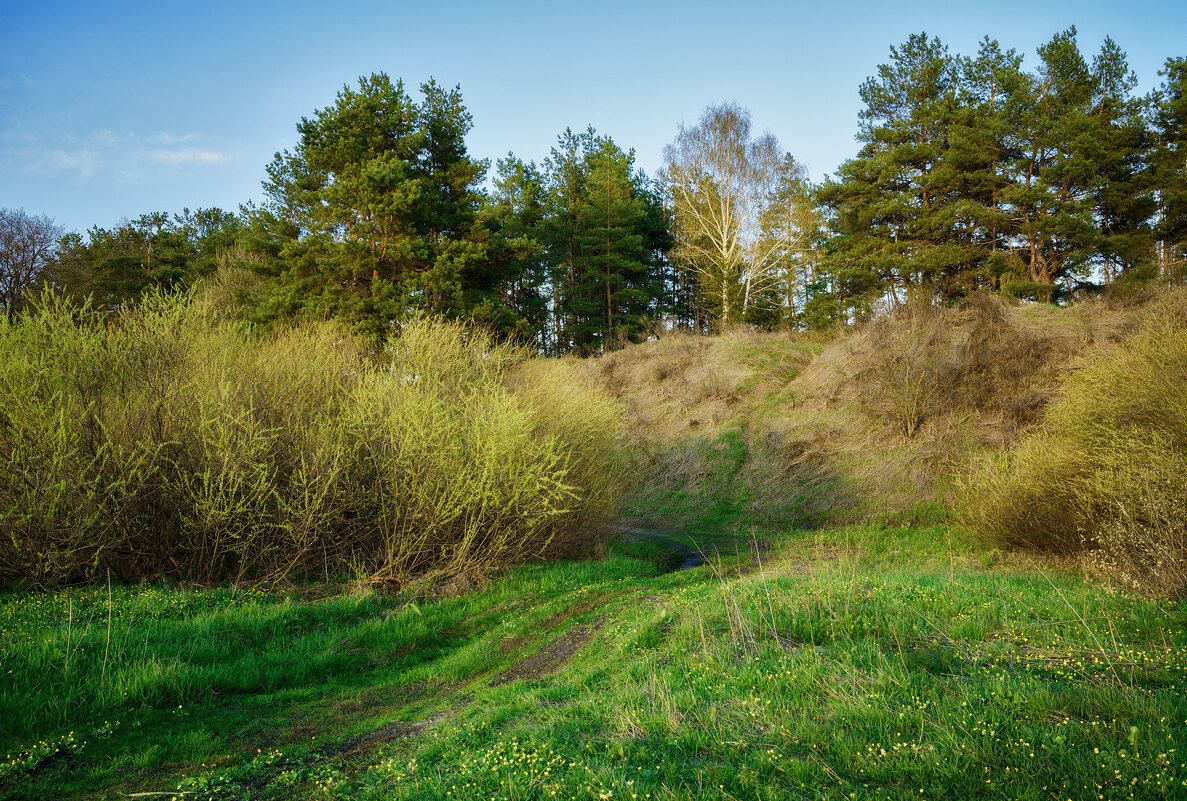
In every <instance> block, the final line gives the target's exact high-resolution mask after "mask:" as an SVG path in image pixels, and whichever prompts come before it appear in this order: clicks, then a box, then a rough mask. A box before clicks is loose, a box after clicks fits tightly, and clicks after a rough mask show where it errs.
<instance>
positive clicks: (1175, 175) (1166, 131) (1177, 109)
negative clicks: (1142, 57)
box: [1153, 58, 1187, 280]
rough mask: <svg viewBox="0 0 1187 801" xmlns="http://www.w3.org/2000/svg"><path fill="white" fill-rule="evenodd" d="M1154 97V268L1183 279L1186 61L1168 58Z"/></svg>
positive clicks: (1186, 246) (1186, 268) (1186, 261)
mask: <svg viewBox="0 0 1187 801" xmlns="http://www.w3.org/2000/svg"><path fill="white" fill-rule="evenodd" d="M1159 74H1160V75H1162V76H1163V83H1162V86H1161V87H1160V88H1159V90H1158V92H1157V93H1156V94H1155V95H1154V98H1153V100H1154V114H1153V128H1154V135H1155V137H1156V139H1155V149H1154V153H1153V173H1154V177H1153V184H1154V187H1155V188H1156V190H1157V204H1158V210H1157V236H1158V256H1157V259H1158V265H1159V269H1160V272H1161V274H1162V276H1163V277H1164V278H1168V279H1171V278H1173V279H1178V280H1182V279H1183V278H1184V277H1187V59H1184V58H1169V59H1167V61H1166V66H1165V68H1164V69H1163V71H1162V72H1160V73H1159Z"/></svg>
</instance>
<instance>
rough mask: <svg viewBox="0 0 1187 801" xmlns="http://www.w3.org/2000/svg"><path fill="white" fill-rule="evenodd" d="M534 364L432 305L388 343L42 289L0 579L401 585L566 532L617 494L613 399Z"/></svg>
mask: <svg viewBox="0 0 1187 801" xmlns="http://www.w3.org/2000/svg"><path fill="white" fill-rule="evenodd" d="M529 361H531V360H530V359H529V358H528V355H527V354H526V353H524V352H523V351H520V350H517V349H515V348H513V347H509V346H506V345H501V344H497V343H495V342H493V341H492V340H490V339H489V338H487V337H486V336H484V335H482V334H479V333H475V332H472V331H467V330H466V329H464V328H462V327H460V326H458V325H454V324H450V323H445V322H439V321H433V320H430V319H425V318H422V319H415V320H412V321H410V322H409V323H407V324H406V325H405V326H404V327H403V329H402V332H401V334H400V336H399V337H398V338H396V339H394V340H393V341H392V343H391V344H390V345H389V346H388V347H387V348H386V349H385V350H384V351H383V352H382V353H378V354H376V353H373V352H370V351H369V349H368V348H367V346H366V344H365V343H363V342H360V341H357V340H356V339H354V338H353V337H351V336H350V335H348V334H344V333H343V332H342V331H341V330H340V329H339V328H338V327H336V326H334V325H332V324H328V323H327V324H321V325H317V324H312V325H303V326H300V327H293V328H288V329H284V330H279V331H274V332H271V333H268V334H264V335H258V336H257V335H253V334H251V333H250V332H249V331H248V330H247V329H246V328H245V327H244V326H243V325H242V324H240V323H237V322H235V321H233V320H228V319H226V318H225V317H224V316H223V315H222V314H220V313H219V310H218V308H217V307H216V306H215V305H214V304H213V303H212V302H210V301H209V300H207V299H203V298H201V297H196V296H191V297H182V298H177V297H164V296H159V297H152V298H148V299H146V300H145V301H144V302H142V303H140V304H139V305H137V306H136V307H134V308H131V309H127V310H124V311H123V312H121V313H119V314H118V315H114V316H112V315H109V314H105V313H101V312H99V311H96V310H94V309H91V308H88V307H86V306H83V307H79V306H76V305H73V304H71V303H70V302H69V301H67V300H64V299H62V298H56V297H52V296H49V297H46V298H45V299H43V301H42V302H41V303H40V304H39V305H37V306H36V307H35V308H33V309H32V310H30V311H29V312H28V313H26V314H25V315H23V316H21V317H18V318H15V319H13V320H10V321H7V322H3V323H0V578H2V579H6V580H12V579H17V578H24V579H30V580H32V581H33V582H35V583H37V584H50V583H58V582H67V581H78V580H87V579H95V578H100V577H103V576H105V575H106V574H107V571H108V570H110V572H111V574H112V575H113V576H115V577H117V578H121V579H125V580H129V579H137V578H144V577H153V576H169V577H174V578H178V579H184V580H191V581H201V582H210V581H217V580H225V579H245V578H253V579H265V580H279V579H282V578H288V577H296V576H301V575H309V574H313V573H323V572H327V571H331V570H338V569H342V568H344V567H351V568H353V569H356V570H358V569H365V570H366V571H367V572H368V573H369V574H370V575H372V576H373V577H375V578H377V579H382V580H388V581H396V582H402V581H405V580H407V579H408V578H409V577H410V576H412V575H414V574H423V573H426V572H444V573H457V572H466V571H474V570H478V571H482V570H487V569H490V568H493V567H495V566H499V565H502V564H506V563H510V562H514V561H517V560H522V559H526V558H530V557H533V556H536V555H539V554H541V553H543V552H544V551H545V550H546V549H548V548H552V549H554V550H555V549H557V548H563V547H565V546H567V545H571V544H572V543H574V542H575V541H576V540H577V539H579V538H580V537H582V536H584V535H586V534H587V533H588V531H589V528H590V526H591V525H595V524H596V523H597V522H598V520H599V519H601V518H603V517H604V516H606V515H608V514H609V513H610V512H611V510H612V508H613V506H614V503H615V500H616V497H617V485H616V481H615V476H617V475H619V474H620V471H619V470H618V469H617V468H616V463H617V459H618V454H617V451H616V450H615V446H614V442H615V440H616V435H617V433H618V431H617V426H618V419H619V416H618V412H617V409H616V407H615V406H614V405H613V403H612V402H611V401H610V400H609V398H608V397H607V396H606V395H604V394H603V393H599V392H597V391H595V390H594V389H593V388H591V387H589V386H586V385H584V384H582V383H580V382H578V381H576V380H567V377H568V378H572V376H571V375H569V373H571V371H567V369H566V367H565V366H564V365H556V366H554V367H552V368H551V369H548V370H540V371H531V370H526V369H525V367H524V365H525V363H527V362H529ZM512 374H514V378H512Z"/></svg>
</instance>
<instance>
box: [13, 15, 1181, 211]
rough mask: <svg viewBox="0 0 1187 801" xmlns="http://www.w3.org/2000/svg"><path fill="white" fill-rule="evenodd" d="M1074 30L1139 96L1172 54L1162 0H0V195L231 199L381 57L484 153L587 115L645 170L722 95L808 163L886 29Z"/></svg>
mask: <svg viewBox="0 0 1187 801" xmlns="http://www.w3.org/2000/svg"><path fill="white" fill-rule="evenodd" d="M1073 24H1074V25H1075V26H1076V27H1077V30H1078V31H1079V41H1080V46H1081V49H1082V50H1083V51H1084V52H1085V54H1086V55H1088V56H1091V54H1092V53H1094V52H1095V51H1096V50H1097V49H1098V48H1099V47H1100V43H1101V41H1102V40H1103V39H1104V37H1105V36H1112V37H1113V39H1114V40H1115V41H1116V42H1117V43H1118V44H1119V45H1120V46H1121V48H1122V49H1123V50H1125V51H1126V53H1128V55H1129V60H1130V66H1131V67H1132V68H1133V69H1134V71H1135V72H1136V73H1137V75H1138V78H1139V80H1140V81H1141V83H1140V86H1139V90H1140V91H1142V92H1145V91H1148V90H1149V89H1151V88H1153V87H1154V86H1155V85H1156V84H1157V83H1158V82H1159V78H1158V77H1157V73H1158V70H1159V69H1160V68H1161V66H1162V64H1163V62H1164V61H1165V60H1166V58H1167V57H1168V56H1187V3H1184V2H1174V1H1172V0H1133V1H1132V2H1129V3H1120V2H1102V1H1101V0H1080V1H1079V2H1068V1H1066V0H1052V1H1050V2H1035V0H1028V1H1027V2H1017V1H1016V0H1004V1H1003V2H993V3H968V2H957V1H956V0H944V1H943V2H934V1H933V0H927V1H926V2H906V3H890V2H860V3H845V2H828V0H815V2H773V1H768V2H758V1H757V0H755V1H748V0H735V2H728V1H727V0H719V1H718V2H700V1H699V0H689V2H682V3H659V2H649V1H648V0H625V1H624V0H603V1H602V2H596V3H587V4H581V3H574V2H566V1H565V0H556V1H555V2H513V1H512V0H504V1H503V2H498V1H497V0H486V1H485V2H470V1H469V0H438V2H428V1H426V2H417V3H411V2H404V1H403V0H397V1H395V2H384V3H380V2H374V3H361V2H338V3H330V2H320V3H316V4H315V3H307V2H301V1H300V0H288V1H287V2H252V1H251V0H238V1H237V2H225V1H224V0H206V2H201V3H179V2H175V1H174V0H155V2H151V3H147V2H146V3H131V2H118V0H117V1H116V2H102V3H101V2H90V1H88V2H75V3H64V2H52V0H51V1H49V2H40V3H17V2H14V0H0V206H2V207H23V208H24V209H25V210H26V211H27V212H29V213H33V214H42V213H44V214H48V215H50V216H52V217H54V218H55V219H56V220H57V221H58V222H59V223H61V224H62V225H64V226H65V227H66V228H67V229H69V230H78V231H84V230H86V229H87V228H89V227H90V226H92V225H96V224H97V225H102V226H104V227H108V226H112V225H115V224H116V223H118V222H119V221H120V220H121V219H123V218H133V217H136V216H138V215H140V214H142V213H145V212H149V211H170V212H172V211H180V210H181V209H182V208H183V207H186V206H188V207H190V208H196V207H204V206H219V207H222V208H225V209H230V210H234V209H236V208H237V207H238V205H239V204H240V203H242V202H244V201H247V200H251V199H259V197H260V195H261V190H260V182H261V180H262V179H263V177H264V166H265V165H266V164H267V163H268V162H269V161H270V160H271V157H272V154H273V153H275V152H276V151H278V150H282V149H285V148H292V147H293V146H294V145H295V143H296V123H297V121H298V120H299V119H300V118H301V117H302V116H309V115H311V114H312V113H313V112H314V111H315V110H316V109H318V108H321V107H323V106H326V105H328V104H330V103H331V102H333V99H334V96H335V94H336V93H337V91H338V90H339V89H340V88H341V87H342V85H343V84H345V83H352V84H353V83H354V81H355V80H356V79H357V77H358V76H359V75H364V74H370V73H372V72H379V71H384V72H387V73H388V74H389V75H391V76H392V77H393V78H403V79H404V81H405V83H406V84H407V85H409V87H410V88H412V89H415V87H416V86H418V85H419V84H420V83H421V82H422V81H424V80H425V79H427V78H428V77H430V76H432V77H435V78H436V79H437V80H438V81H439V82H441V83H444V84H447V85H453V84H460V86H461V88H462V95H463V98H464V100H465V103H466V106H467V108H468V109H469V110H470V112H471V113H472V114H473V116H474V122H475V125H474V130H473V132H472V133H471V135H470V139H469V143H470V149H471V152H472V153H474V154H475V155H477V156H480V157H485V158H491V159H494V158H496V157H499V156H502V155H505V154H506V153H507V152H508V151H514V152H515V153H516V155H519V156H521V157H523V158H525V159H535V160H537V161H539V160H542V159H543V158H544V157H545V156H546V155H547V154H548V150H549V148H550V147H551V146H552V144H553V143H554V142H555V141H556V136H557V134H558V133H559V132H560V131H562V130H563V129H564V128H565V127H572V128H574V129H583V128H584V127H585V126H586V125H590V124H592V125H594V126H595V127H596V128H597V129H598V130H599V131H600V132H602V133H604V134H609V135H610V136H612V137H613V138H614V140H615V141H616V142H617V143H618V144H619V145H620V146H622V147H624V148H634V149H635V151H636V154H637V158H638V163H639V165H640V166H642V167H643V168H644V169H646V170H647V171H648V172H654V170H655V169H656V168H658V166H659V165H660V161H661V158H662V149H663V146H664V145H665V144H666V143H668V142H670V141H671V140H672V138H673V136H674V135H675V133H676V128H677V125H678V124H679V123H680V122H681V121H687V122H690V123H691V122H694V121H695V120H696V118H697V117H698V116H699V115H700V112H701V110H702V109H703V108H704V107H705V106H706V105H707V104H709V103H714V102H719V101H722V100H736V101H737V102H739V103H741V104H742V105H743V106H746V107H748V108H749V109H750V110H751V112H752V114H753V119H754V124H755V127H756V128H757V129H758V130H764V129H765V130H769V131H771V132H772V133H774V134H775V135H776V136H777V137H779V140H780V142H781V143H782V144H783V146H784V148H785V149H787V150H788V151H790V152H791V153H793V154H794V155H795V156H796V157H797V158H798V159H800V160H801V161H803V162H805V163H807V164H808V166H809V168H810V170H811V174H812V177H813V178H814V179H819V178H820V177H822V176H823V174H825V173H828V172H831V171H833V170H835V169H836V167H837V165H838V164H840V163H841V162H842V161H844V160H845V159H846V158H849V157H851V156H853V155H854V154H855V152H856V146H855V144H854V141H853V136H854V133H855V131H856V128H857V112H858V110H859V108H860V102H859V100H858V97H857V88H858V85H859V84H860V83H861V82H862V80H864V79H865V78H866V77H867V76H869V75H871V74H873V73H874V71H875V69H876V67H877V65H878V64H880V63H883V62H885V61H886V60H887V55H888V51H889V48H890V46H891V45H892V44H898V43H901V42H902V41H904V40H905V39H906V38H907V36H908V35H909V34H911V33H913V32H919V31H926V32H927V33H928V34H930V35H936V36H939V37H940V38H941V39H942V40H943V41H944V42H945V43H946V44H948V45H949V47H950V48H951V50H952V51H953V52H958V53H962V54H972V53H974V52H975V50H976V45H977V42H978V40H979V39H980V38H981V37H982V36H985V35H989V36H992V37H994V38H996V39H998V40H999V41H1000V42H1001V44H1002V45H1003V46H1004V47H1013V48H1016V49H1018V50H1019V51H1022V52H1025V53H1026V54H1027V56H1028V58H1027V60H1026V62H1024V64H1026V65H1029V66H1033V65H1034V63H1035V58H1034V48H1035V46H1036V45H1038V44H1041V43H1042V42H1044V41H1046V40H1047V39H1049V38H1050V37H1051V35H1052V34H1054V33H1056V32H1057V31H1059V30H1062V29H1064V28H1066V27H1067V26H1069V25H1073ZM414 96H416V95H415V94H414Z"/></svg>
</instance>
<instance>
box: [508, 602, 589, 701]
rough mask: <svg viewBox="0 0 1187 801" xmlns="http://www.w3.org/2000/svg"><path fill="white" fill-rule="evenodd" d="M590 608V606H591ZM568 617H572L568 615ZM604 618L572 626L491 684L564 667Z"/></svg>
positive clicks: (524, 677) (533, 677)
mask: <svg viewBox="0 0 1187 801" xmlns="http://www.w3.org/2000/svg"><path fill="white" fill-rule="evenodd" d="M591 608H592V607H591ZM569 617H573V615H570V616H569ZM603 621H604V618H600V617H599V618H598V619H596V620H593V621H591V622H589V623H582V624H581V625H579V626H574V627H573V628H571V629H569V630H568V631H567V632H565V633H564V634H562V635H561V636H560V637H557V638H556V639H555V640H553V641H551V642H549V643H547V644H545V645H544V646H543V647H542V648H541V649H540V650H539V651H536V652H535V653H533V654H532V655H530V656H528V657H526V658H524V659H521V660H520V661H519V662H517V663H515V664H514V665H512V666H511V667H509V668H507V669H506V670H505V671H503V672H502V673H500V674H499V675H498V676H496V677H495V679H494V681H492V682H491V684H492V685H497V684H507V683H509V682H512V681H519V680H520V679H537V678H540V677H541V676H547V675H549V674H551V673H555V672H556V671H557V670H560V669H561V668H562V667H564V666H565V665H566V664H567V663H568V662H569V660H570V659H572V658H573V656H574V655H575V654H576V653H577V652H578V651H580V650H581V649H582V648H583V647H584V646H585V644H586V643H587V642H589V641H590V639H591V638H592V637H593V634H594V632H595V631H597V630H598V629H599V628H601V625H602V622H603Z"/></svg>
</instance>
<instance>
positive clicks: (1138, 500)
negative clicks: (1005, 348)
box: [964, 295, 1187, 595]
mask: <svg viewBox="0 0 1187 801" xmlns="http://www.w3.org/2000/svg"><path fill="white" fill-rule="evenodd" d="M1175 300H1176V298H1170V299H1169V300H1168V302H1166V303H1164V304H1163V306H1162V309H1161V310H1160V311H1155V312H1154V313H1153V314H1152V319H1150V320H1149V322H1147V323H1146V324H1145V325H1143V326H1142V327H1141V328H1140V329H1139V330H1138V331H1137V332H1136V333H1134V334H1133V335H1132V336H1130V337H1129V338H1127V339H1126V340H1124V341H1123V342H1121V343H1119V344H1117V345H1115V346H1111V347H1106V348H1100V349H1097V350H1094V351H1091V352H1090V353H1089V354H1087V355H1086V356H1085V357H1084V358H1083V360H1082V362H1081V365H1080V367H1079V369H1077V370H1076V371H1074V372H1072V373H1070V374H1069V375H1068V377H1067V378H1066V380H1065V381H1064V383H1063V387H1062V394H1061V397H1060V398H1059V400H1058V401H1056V402H1055V403H1054V404H1052V406H1051V407H1050V408H1049V410H1048V412H1047V415H1046V418H1045V420H1044V422H1043V424H1042V426H1041V427H1040V428H1038V429H1037V430H1036V431H1035V432H1034V433H1033V434H1031V435H1030V436H1029V437H1027V438H1026V439H1025V440H1024V441H1023V442H1022V443H1021V444H1020V446H1019V447H1018V448H1017V449H1016V450H1014V451H1013V452H1011V453H1009V454H1007V455H1005V456H1002V457H999V458H997V459H995V460H993V462H992V463H990V464H988V465H987V466H985V467H984V468H983V469H982V470H980V471H979V472H977V473H975V474H974V475H973V476H972V477H971V478H970V479H969V481H968V482H967V486H966V488H965V493H964V494H965V502H964V518H965V520H966V522H967V524H968V525H969V526H970V528H972V529H973V530H974V531H976V532H979V533H980V534H982V535H983V536H985V537H988V538H992V539H994V540H996V541H999V542H1003V543H1006V544H1008V545H1012V546H1017V547H1024V548H1033V549H1039V550H1053V551H1058V552H1063V553H1073V554H1082V555H1084V556H1086V557H1087V558H1088V559H1089V560H1090V561H1091V562H1092V563H1094V564H1096V565H1098V566H1100V567H1104V568H1106V569H1107V570H1109V571H1110V572H1112V573H1113V574H1114V575H1117V576H1119V577H1121V578H1122V579H1123V580H1125V581H1126V582H1128V583H1130V584H1131V585H1133V586H1134V587H1136V588H1138V589H1141V590H1144V591H1148V592H1157V593H1166V594H1171V595H1182V594H1183V593H1184V592H1185V591H1187V312H1185V311H1184V310H1185V309H1187V304H1184V303H1183V300H1184V298H1183V297H1182V296H1181V295H1179V296H1177V302H1173V301H1175Z"/></svg>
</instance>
